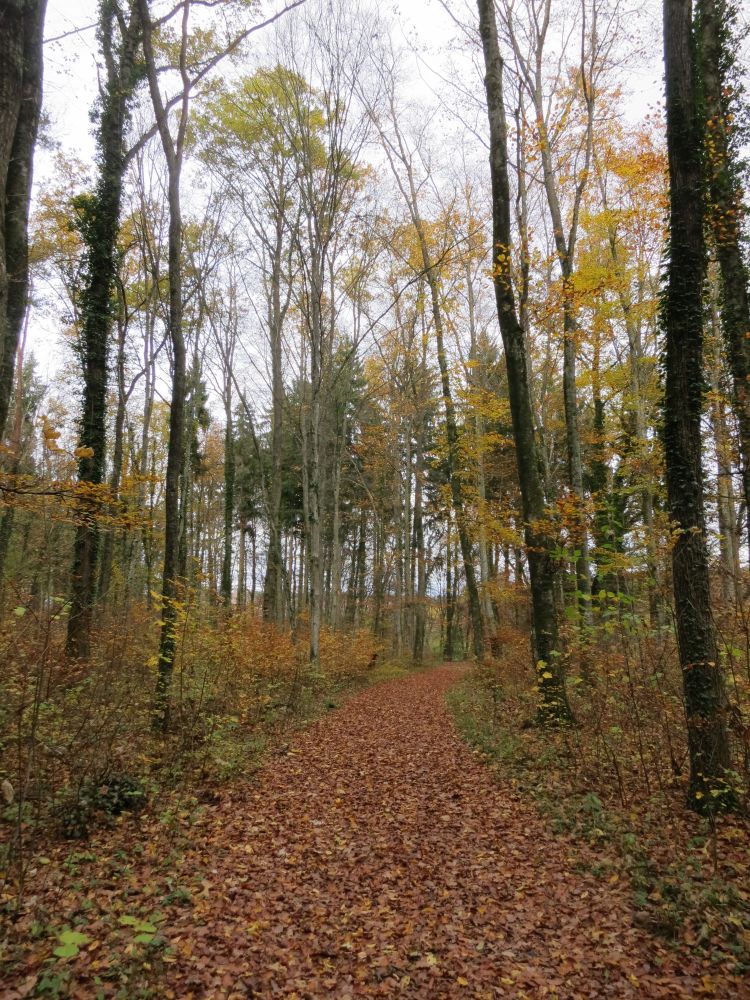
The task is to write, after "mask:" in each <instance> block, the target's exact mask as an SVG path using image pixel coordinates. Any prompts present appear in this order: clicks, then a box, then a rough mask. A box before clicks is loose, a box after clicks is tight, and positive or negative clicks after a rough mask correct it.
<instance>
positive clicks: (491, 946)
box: [5, 668, 750, 1000]
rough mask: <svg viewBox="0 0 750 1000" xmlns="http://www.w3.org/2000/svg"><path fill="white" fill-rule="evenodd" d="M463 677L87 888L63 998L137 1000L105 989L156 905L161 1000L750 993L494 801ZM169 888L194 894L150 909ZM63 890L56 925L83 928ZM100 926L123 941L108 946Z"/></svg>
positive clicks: (381, 701)
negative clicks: (116, 958) (138, 922)
mask: <svg viewBox="0 0 750 1000" xmlns="http://www.w3.org/2000/svg"><path fill="white" fill-rule="evenodd" d="M457 676H458V671H457V670H456V669H455V668H438V669H435V670H431V671H429V672H426V673H423V674H419V675H412V676H410V677H407V678H404V679H399V680H396V681H392V682H390V683H388V684H383V685H380V686H378V687H375V688H372V689H370V690H368V691H365V692H363V693H361V694H359V695H357V696H356V697H354V698H352V699H350V700H349V701H348V702H347V703H346V704H345V705H344V706H343V707H342V708H341V709H340V710H338V711H335V712H332V713H331V714H329V715H328V716H326V717H325V718H324V719H322V720H320V721H319V722H317V723H315V724H314V725H312V726H310V727H309V728H308V729H307V730H305V731H304V732H303V733H302V734H301V735H299V736H298V737H297V738H296V739H295V741H294V742H293V743H292V744H291V747H290V748H289V749H288V752H285V753H284V754H282V755H280V756H276V757H274V758H273V759H270V760H269V761H268V763H267V765H266V766H265V767H264V769H263V771H262V772H261V774H260V775H259V776H258V778H257V779H256V780H255V781H254V782H252V783H248V784H246V785H245V786H243V787H241V788H238V789H235V790H233V792H232V793H231V795H227V797H225V798H224V800H223V801H220V802H219V803H218V804H216V805H213V806H211V807H210V808H208V809H207V810H206V811H205V812H204V813H203V815H202V817H201V818H200V820H199V821H198V822H196V823H195V824H194V825H193V826H191V827H190V831H189V836H188V837H186V838H185V841H184V843H183V844H182V845H181V846H180V848H179V850H177V849H175V851H174V856H173V857H172V858H167V859H166V861H165V859H164V858H163V857H162V856H161V855H162V854H163V851H164V845H163V844H162V845H160V847H159V850H158V851H156V850H154V849H153V848H152V849H151V850H145V851H144V853H143V854H142V855H141V856H139V857H137V858H134V859H132V868H131V869H129V871H128V873H127V877H126V878H124V879H123V880H122V884H118V880H117V879H114V880H110V881H109V882H106V881H105V880H102V879H101V878H100V879H98V880H97V881H95V882H94V883H93V884H87V885H83V886H82V888H81V890H80V892H79V893H78V896H77V897H76V905H77V907H78V911H77V912H78V916H79V917H80V916H81V915H87V921H86V920H79V922H78V924H77V929H78V930H81V931H83V932H85V933H87V934H88V935H89V936H90V938H91V941H92V945H89V946H88V947H87V946H85V945H84V946H83V947H82V948H81V951H80V954H79V955H78V956H76V957H75V958H71V959H70V960H69V969H70V971H71V973H72V975H71V978H70V982H69V984H68V988H69V990H70V995H71V996H81V997H93V996H95V995H96V991H95V988H94V979H95V977H96V976H98V977H99V979H100V980H101V981H102V983H103V986H102V987H100V988H102V989H103V995H106V996H130V995H136V994H130V993H122V992H120V993H117V988H120V989H121V988H122V981H120V984H119V986H117V987H116V986H115V984H114V983H112V988H111V991H110V990H109V989H108V977H107V969H108V964H107V958H106V953H107V950H108V949H111V948H112V947H113V945H114V943H115V939H116V940H117V941H119V942H120V946H121V947H124V948H125V949H127V948H128V947H130V948H131V953H132V949H133V948H134V947H135V946H134V945H133V943H132V940H130V941H129V942H128V943H126V944H125V945H123V944H122V942H123V940H124V939H125V935H126V933H127V932H130V931H132V927H131V926H130V925H129V924H128V921H125V923H124V925H123V918H122V913H135V914H141V915H143V914H145V913H147V912H150V911H153V910H154V909H155V908H156V907H157V904H158V905H159V909H160V913H159V915H158V918H157V919H158V926H159V933H160V936H161V938H162V939H163V940H164V941H165V945H166V946H167V947H166V951H163V952H162V953H161V957H158V956H157V957H158V961H157V960H156V958H157V957H155V958H154V960H153V961H151V960H148V961H147V960H144V961H143V962H142V963H141V966H140V967H139V975H141V976H143V975H144V974H145V975H146V976H147V977H148V973H149V972H152V973H153V975H154V976H156V974H157V970H158V988H157V989H156V992H155V993H154V994H152V995H155V996H159V997H165V998H171V997H173V998H176V1000H186V998H191V997H195V998H202V997H206V998H208V997H226V998H243V997H263V998H266V997H269V998H270V997H290V998H291V997H298V998H317V997H336V998H347V997H350V998H352V1000H354V998H359V997H402V996H403V997H415V998H416V997H419V998H425V1000H439V998H446V1000H447V998H451V1000H452V998H461V997H467V998H470V997H471V998H485V997H486V998H495V997H529V998H536V997H556V998H559V1000H562V998H588V997H592V998H593V997H638V998H642V997H656V998H658V997H665V998H669V1000H676V998H680V997H685V998H687V997H700V996H720V997H741V996H750V989H749V988H748V987H747V984H746V983H743V982H741V981H740V980H739V979H737V978H734V979H733V978H732V977H730V976H728V975H727V974H726V973H724V974H721V975H719V974H717V973H716V971H715V970H712V969H711V968H710V967H709V966H708V965H707V964H704V961H705V960H704V959H702V958H701V957H700V956H698V955H689V956H686V955H685V954H684V953H681V954H676V953H673V952H671V951H670V950H669V948H668V947H667V945H665V944H664V943H662V942H659V941H657V940H656V939H653V938H651V937H649V936H648V935H647V934H646V933H645V932H644V931H643V930H642V929H641V928H639V927H637V926H636V925H635V924H634V921H633V911H632V909H631V906H630V903H629V893H628V889H627V887H625V886H623V885H622V884H619V883H618V884H612V883H605V884H602V883H601V881H599V880H597V879H596V878H595V877H594V876H593V875H590V874H588V875H587V874H580V873H579V872H576V871H575V870H574V867H573V865H574V858H573V857H572V853H571V846H570V844H569V843H568V842H567V841H566V840H565V839H562V838H557V837H555V836H554V835H552V834H550V833H549V832H548V831H547V830H546V829H545V827H544V825H543V822H542V820H541V819H540V818H539V816H538V815H537V813H536V812H535V810H534V808H533V806H532V805H530V804H529V803H528V802H524V801H523V800H522V799H520V798H519V797H518V796H517V795H516V794H515V793H512V792H509V791H507V790H505V789H502V788H499V787H498V786H497V784H496V783H495V782H494V781H493V779H492V776H491V774H490V772H489V771H488V769H487V768H486V767H485V766H484V765H483V764H482V762H481V761H480V760H479V759H478V757H477V756H475V755H474V754H473V753H472V752H471V750H470V749H469V748H468V747H467V746H466V745H465V744H464V743H463V742H462V741H461V739H460V738H459V736H458V735H457V733H456V731H455V730H454V728H453V725H452V723H451V721H450V719H449V717H448V714H447V709H446V706H445V697H444V696H445V693H446V691H447V689H448V687H449V686H450V685H451V684H452V683H453V682H454V681H455V680H456V679H457ZM160 865H161V867H160ZM165 872H168V873H169V880H170V881H169V884H170V885H171V886H174V885H175V884H178V883H179V885H180V886H186V887H189V892H188V891H187V890H185V891H184V897H185V898H182V899H172V898H171V897H170V896H169V895H167V898H166V899H164V898H160V899H158V898H156V897H158V896H159V892H161V894H162V897H163V895H164V892H163V890H159V891H157V889H156V888H155V881H158V879H161V880H162V882H163V881H164V879H165V877H166V875H165ZM45 891H46V892H48V893H49V892H51V891H52V888H51V887H49V886H48V888H47V889H46V890H45ZM66 893H67V894H66V896H65V899H66V900H67V903H66V905H67V906H68V910H67V912H63V913H58V914H56V916H57V917H59V924H60V925H61V926H62V925H64V924H66V923H67V924H72V922H73V917H74V916H76V912H75V909H71V902H70V898H69V897H70V892H69V890H66ZM173 895H174V893H173ZM61 898H62V897H61ZM180 904H182V905H180ZM48 905H49V904H48ZM102 921H104V922H105V923H106V926H107V927H109V928H113V927H115V926H117V927H118V928H119V929H118V930H117V931H115V930H111V929H110V931H109V932H108V933H109V937H108V938H107V940H105V941H104V942H102V936H101V928H100V929H99V931H97V922H99V923H100V924H101V922H102ZM118 935H119V937H118ZM45 949H47V950H46V952H45ZM51 950H52V942H46V941H45V942H43V946H42V947H39V946H37V947H34V946H32V945H31V944H30V945H29V953H28V955H27V956H26V963H25V965H24V963H22V962H18V963H17V965H16V970H17V975H18V984H17V985H15V986H14V987H12V988H11V989H9V990H8V991H7V992H6V994H5V996H6V997H8V998H10V997H22V996H26V995H32V993H31V992H30V991H29V990H28V989H27V987H26V986H25V985H24V983H25V984H29V985H33V984H32V980H34V981H36V976H30V968H31V967H32V966H33V963H34V962H35V961H37V962H40V961H42V960H47V958H48V956H49V954H50V953H51ZM103 953H104V957H103ZM144 966H145V973H144V968H143V967H144ZM120 970H122V966H120ZM120 975H122V971H120ZM138 995H141V994H138ZM145 995H147V994H145Z"/></svg>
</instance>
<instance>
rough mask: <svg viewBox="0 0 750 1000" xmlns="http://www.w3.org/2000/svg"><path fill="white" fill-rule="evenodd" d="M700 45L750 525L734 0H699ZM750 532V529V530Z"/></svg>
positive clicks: (748, 300) (715, 230) (712, 212)
mask: <svg viewBox="0 0 750 1000" xmlns="http://www.w3.org/2000/svg"><path fill="white" fill-rule="evenodd" d="M696 13H697V25H698V43H699V44H698V50H699V53H700V75H701V83H702V87H703V95H702V96H703V102H704V109H705V116H706V139H707V141H706V155H705V157H704V161H703V162H704V165H705V170H706V171H707V177H708V192H707V193H708V204H709V211H708V218H709V223H710V227H711V236H712V241H713V244H714V249H715V252H716V259H717V261H718V264H719V271H720V274H721V291H722V295H721V322H722V326H723V328H724V337H725V339H726V344H727V353H728V355H729V364H730V367H731V370H732V382H733V388H734V403H735V412H736V415H737V424H738V426H739V432H740V435H739V436H740V457H741V464H742V484H743V489H744V493H745V504H746V516H747V520H748V523H749V524H750V337H748V334H750V293H749V292H748V284H749V281H750V276H749V275H748V271H747V267H746V266H745V259H744V257H743V253H742V233H741V224H742V204H743V191H742V185H741V174H740V165H739V156H738V153H739V150H738V147H739V146H740V145H741V139H740V137H739V136H738V135H737V133H736V129H735V126H734V124H733V121H734V117H735V116H734V114H733V112H734V110H735V109H734V108H733V102H734V101H735V100H736V96H737V95H736V93H735V91H734V87H735V85H736V81H734V80H733V79H732V70H733V64H734V54H733V28H734V25H735V24H736V21H737V16H738V12H737V9H736V6H735V4H734V2H733V0H698V3H697V8H696ZM749 536H750V532H749Z"/></svg>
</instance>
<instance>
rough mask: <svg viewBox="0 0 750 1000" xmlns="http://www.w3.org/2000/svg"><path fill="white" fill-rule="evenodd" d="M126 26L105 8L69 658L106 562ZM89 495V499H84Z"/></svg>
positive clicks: (134, 72) (136, 30)
mask: <svg viewBox="0 0 750 1000" xmlns="http://www.w3.org/2000/svg"><path fill="white" fill-rule="evenodd" d="M123 24H125V21H124V18H123V14H122V12H121V11H120V9H119V6H118V3H117V0H101V3H100V6H99V38H100V41H101V46H102V53H103V55H104V62H105V65H106V67H107V80H106V85H105V88H104V92H103V94H102V98H101V108H100V112H99V135H98V144H99V157H98V158H99V177H98V180H97V185H96V191H95V193H94V194H93V195H92V196H89V197H86V196H84V197H81V198H80V199H79V200H78V205H77V208H78V211H79V213H80V216H79V226H80V230H81V236H82V238H83V243H84V247H85V278H84V283H83V288H82V290H81V293H80V296H79V302H78V308H79V314H80V317H81V330H80V338H79V345H78V347H79V353H80V358H81V367H82V371H83V401H82V406H81V420H80V433H79V443H80V446H81V448H82V449H85V450H82V451H81V455H80V458H79V460H78V479H79V484H80V488H81V490H82V494H81V496H80V497H79V502H78V507H77V516H78V524H77V527H76V535H75V541H74V544H73V567H72V573H71V583H70V614H69V617H68V634H67V643H66V648H67V652H68V655H69V656H75V657H87V656H88V655H89V652H90V643H91V621H92V612H93V608H94V604H95V600H96V582H97V566H98V556H99V527H98V513H99V509H100V504H99V501H100V500H101V495H100V494H101V485H102V483H103V482H104V476H105V468H106V465H105V459H106V447H107V384H108V369H107V366H108V358H109V336H110V329H111V326H112V319H113V302H112V292H113V288H114V281H115V276H116V271H117V234H118V231H119V223H120V203H121V200H122V181H123V174H124V170H125V150H124V135H125V127H126V124H127V118H128V104H129V102H130V98H131V97H132V94H133V90H134V88H135V85H136V83H137V81H138V76H139V72H138V69H137V67H136V54H137V51H138V37H139V34H140V25H139V20H138V16H137V13H136V12H135V11H134V10H131V12H130V20H129V22H128V23H127V27H126V28H125V30H124V31H123V33H122V34H121V36H120V39H119V42H118V41H117V36H118V33H119V31H120V28H119V27H118V25H119V26H121V25H123ZM84 490H85V493H84V492H83V491H84Z"/></svg>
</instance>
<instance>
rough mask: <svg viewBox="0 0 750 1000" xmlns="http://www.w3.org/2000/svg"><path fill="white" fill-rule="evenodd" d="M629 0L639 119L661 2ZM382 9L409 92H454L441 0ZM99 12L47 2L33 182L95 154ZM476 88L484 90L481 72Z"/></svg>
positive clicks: (47, 340) (43, 337)
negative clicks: (405, 68)
mask: <svg viewBox="0 0 750 1000" xmlns="http://www.w3.org/2000/svg"><path fill="white" fill-rule="evenodd" d="M623 2H625V0H623ZM634 2H635V3H639V4H640V7H639V13H638V15H637V16H634V17H633V18H632V33H629V37H628V38H627V39H623V43H624V45H625V47H627V48H629V49H632V48H633V47H634V46H637V47H639V48H641V49H642V51H643V57H642V58H641V60H640V62H636V63H632V62H629V64H628V70H627V78H628V85H629V87H630V93H629V94H627V95H626V110H627V114H628V117H629V118H630V119H631V120H633V121H636V120H638V119H640V118H642V117H643V116H644V114H645V113H646V112H647V111H648V110H652V109H655V108H656V107H657V106H658V104H659V102H660V98H661V88H662V84H661V24H660V17H659V12H660V6H661V3H660V0H634ZM452 3H453V6H454V8H455V9H456V10H457V11H461V10H463V11H464V12H465V13H464V14H463V16H464V17H465V18H466V19H468V18H469V17H472V18H476V14H475V11H476V7H475V3H474V0H452ZM462 4H463V7H462V6H461V5H462ZM265 6H266V9H267V10H268V11H271V10H274V9H278V7H279V6H282V3H281V0H270V2H269V3H267V4H266V5H265ZM380 10H381V12H382V13H383V14H384V15H385V16H387V17H389V18H391V19H392V20H393V21H394V23H395V24H396V25H397V26H399V27H400V29H401V32H402V34H403V41H404V42H405V43H406V44H407V45H408V46H409V47H411V48H412V50H413V51H414V52H415V63H416V66H417V73H418V76H419V78H421V81H422V83H421V86H420V85H419V84H418V83H417V84H416V85H415V88H416V90H417V91H421V93H416V94H415V95H414V96H418V97H420V98H424V99H425V100H426V101H427V102H428V103H429V102H430V100H431V98H432V97H433V93H432V92H433V91H434V92H435V93H437V92H442V95H443V97H444V99H446V100H447V101H450V100H451V99H452V97H453V94H452V93H451V91H450V88H449V85H448V84H446V83H445V82H444V81H445V79H446V77H450V76H451V70H450V69H449V68H448V67H449V66H450V65H451V64H453V65H456V64H458V65H461V64H465V65H467V66H468V65H470V62H469V59H470V57H469V55H468V54H467V53H466V52H465V50H464V49H463V48H462V47H461V45H460V44H459V42H460V31H459V29H458V28H457V26H456V24H455V23H454V22H453V21H452V20H451V18H450V17H449V16H448V14H447V13H446V12H445V10H444V8H443V6H442V5H441V3H440V2H439V0H394V2H392V3H390V4H380ZM96 17H97V0H49V4H48V11H47V21H46V30H45V37H46V38H47V39H54V38H57V37H58V36H60V35H63V34H65V33H72V34H68V37H66V38H63V39H61V40H59V41H50V42H49V43H48V44H47V45H46V46H45V67H44V74H45V80H44V105H45V111H46V113H47V115H48V118H49V126H48V128H47V129H46V130H45V138H46V139H47V140H49V144H45V145H43V146H42V147H41V148H40V149H39V150H38V153H37V158H36V165H35V179H36V184H37V186H38V185H39V184H44V183H45V182H46V181H48V180H49V179H50V178H51V177H52V175H53V171H54V166H53V160H54V149H55V148H58V149H60V150H61V151H63V152H64V153H65V154H67V155H73V156H76V157H78V158H79V159H81V160H83V161H84V162H91V160H92V157H93V154H94V141H93V138H92V125H91V121H90V117H89V115H90V111H91V107H92V105H93V103H94V101H95V100H96V97H97V70H96V63H97V58H98V52H97V39H96V32H95V30H93V28H92V27H90V26H91V25H93V23H94V22H95V21H96ZM87 26H89V27H88V28H87ZM78 29H87V30H78ZM77 30H78V33H75V32H76V31H77ZM476 86H477V90H478V91H479V93H480V94H481V82H480V80H479V78H478V77H477V78H476ZM55 325H56V324H55V323H54V321H52V320H50V319H49V318H44V319H42V318H41V317H35V319H34V322H33V323H32V328H31V330H30V337H29V341H30V343H29V347H30V348H31V349H32V350H33V351H34V354H35V355H36V358H37V361H38V363H39V367H40V371H39V374H40V376H41V377H42V378H43V379H45V380H47V381H49V380H50V379H52V378H54V377H55V375H56V374H57V373H58V371H59V369H60V366H61V364H62V363H63V362H64V352H61V351H60V350H59V346H58V345H59V339H58V338H59V330H56V329H55Z"/></svg>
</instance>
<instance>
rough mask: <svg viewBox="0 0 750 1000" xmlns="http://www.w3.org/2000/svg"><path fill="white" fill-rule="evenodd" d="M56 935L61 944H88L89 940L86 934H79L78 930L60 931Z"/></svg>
mask: <svg viewBox="0 0 750 1000" xmlns="http://www.w3.org/2000/svg"><path fill="white" fill-rule="evenodd" d="M57 937H58V940H60V941H62V943H63V944H74V945H81V944H88V942H89V941H90V940H91V938H90V937H89V936H88V934H81V932H80V931H61V932H60V933H59V934H58V935H57Z"/></svg>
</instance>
